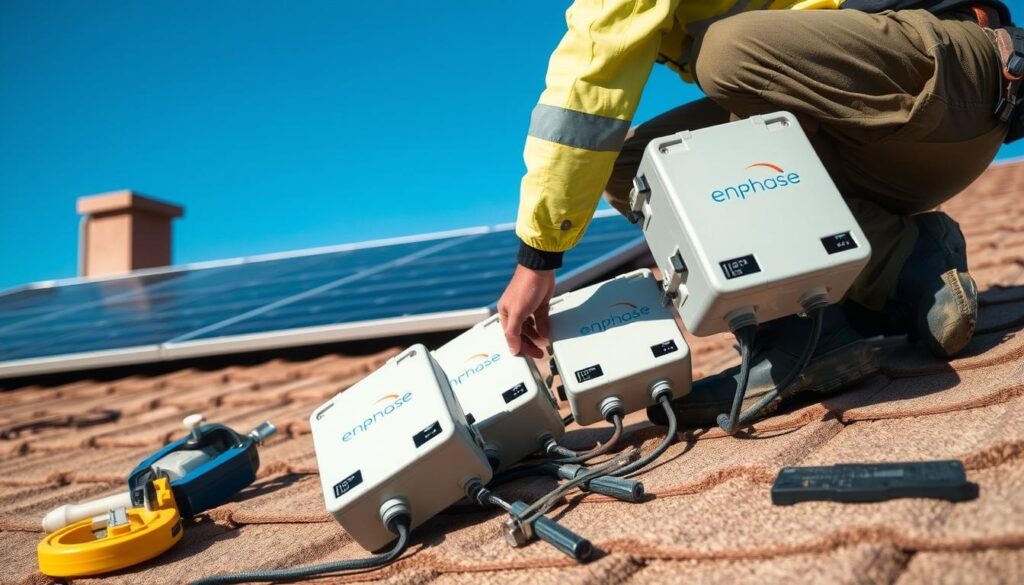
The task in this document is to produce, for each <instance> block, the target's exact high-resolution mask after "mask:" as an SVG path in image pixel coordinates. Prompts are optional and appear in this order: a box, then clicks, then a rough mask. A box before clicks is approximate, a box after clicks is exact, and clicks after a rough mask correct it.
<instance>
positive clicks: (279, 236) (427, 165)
mask: <svg viewBox="0 0 1024 585" xmlns="http://www.w3.org/2000/svg"><path fill="white" fill-rule="evenodd" d="M396 4H397V5H396ZM568 4H569V2H567V1H564V0H562V1H556V0H528V1H524V2H481V1H479V0H477V1H475V2H401V3H384V2H344V1H333V2H330V1H315V2H314V1H310V0H304V1H302V2H284V1H283V0H278V1H273V2H271V1H263V0H259V1H257V0H245V1H226V0H218V1H216V2H209V1H198V0H188V1H185V0H176V1H174V2H154V1H139V0H133V1H112V0H102V1H101V0H91V1H89V2H61V1H55V0H3V1H2V2H0V88H2V89H0V201H2V209H0V211H2V213H0V288H7V287H9V286H12V285H16V284H21V283H25V282H29V281H35V280H42V279H50V278H60V277H67V276H73V275H74V274H75V270H76V254H77V251H76V246H77V225H78V219H77V216H76V214H75V209H74V208H75V205H74V202H75V198H76V197H78V196H80V195H86V194H91V193H98V192H103V191H111V190H115V189H123V188H131V189H136V190H138V191H141V192H143V193H147V194H150V195H152V196H155V197H158V198H162V199H166V200H169V201H173V202H176V203H179V204H182V205H184V206H185V208H186V217H185V218H184V219H181V220H178V221H177V223H176V226H175V238H176V239H175V247H174V253H175V261H176V262H178V263H180V262H192V261H197V260H209V259H217V258H225V257H232V256H243V255H251V254H258V253H264V252H274V251H281V250H290V249H296V248H304V247H310V246H320V245H329V244H336V243H343V242H351V241H359V240H366V239H371V238H378V237H387V236H395V235H403V234H412V233H421V232H426V231H436V230H442V229H449V228H458V227H466V226H471V225H480V224H493V223H503V222H509V221H513V220H514V218H515V211H516V206H517V199H518V186H519V179H520V177H521V175H522V172H523V163H522V146H523V139H524V134H525V132H526V128H527V125H528V123H529V116H530V110H531V109H532V108H533V105H534V103H535V101H536V98H537V96H538V95H539V93H540V91H541V89H542V87H543V80H544V71H545V67H546V64H547V58H548V55H549V53H550V51H551V49H553V48H554V46H555V45H556V44H557V42H558V39H559V38H560V37H561V35H562V33H563V32H564V27H565V23H564V18H563V13H564V10H565V8H566V7H567V6H568ZM697 95H698V94H697V90H696V89H695V88H693V87H690V86H686V85H684V84H682V83H681V82H679V81H678V79H677V78H675V77H674V76H673V75H672V74H671V73H670V72H669V71H667V70H665V69H664V68H661V67H657V68H655V73H654V75H653V76H652V79H651V81H650V83H649V84H648V88H647V90H646V92H645V94H644V101H643V102H642V104H641V107H640V112H639V113H638V115H637V120H645V119H647V118H649V117H651V116H653V115H655V114H657V113H659V112H661V111H663V110H666V109H669V108H670V107H673V106H674V105H677V104H679V103H682V102H684V101H688V100H690V99H693V98H694V97H696V96H697ZM1021 154H1024V141H1022V143H1019V144H1018V145H1015V148H1014V149H1013V151H1012V152H1011V151H1006V152H1004V153H1003V156H1019V155H1021Z"/></svg>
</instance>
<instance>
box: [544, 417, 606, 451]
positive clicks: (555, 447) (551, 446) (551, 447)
mask: <svg viewBox="0 0 1024 585" xmlns="http://www.w3.org/2000/svg"><path fill="white" fill-rule="evenodd" d="M608 420H609V421H610V422H611V423H612V434H611V436H609V437H608V439H607V440H605V441H604V442H603V443H599V444H598V445H597V446H595V447H594V448H593V449H589V450H587V451H583V452H577V451H573V450H572V449H568V448H566V447H564V446H562V445H559V444H558V442H557V441H555V439H554V438H552V437H548V440H547V442H546V443H545V445H544V452H545V453H547V454H548V455H549V456H551V457H552V460H553V461H555V462H557V463H583V462H584V461H588V460H590V459H593V458H595V457H599V456H601V455H605V454H606V453H608V452H609V451H611V450H612V449H614V448H615V445H617V444H618V442H619V439H621V438H622V432H623V425H622V413H621V412H619V411H614V412H611V413H610V414H609V415H608Z"/></svg>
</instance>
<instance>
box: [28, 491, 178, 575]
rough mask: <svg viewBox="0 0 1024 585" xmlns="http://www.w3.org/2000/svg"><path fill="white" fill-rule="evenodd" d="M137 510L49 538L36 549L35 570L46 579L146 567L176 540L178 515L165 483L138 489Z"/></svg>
mask: <svg viewBox="0 0 1024 585" xmlns="http://www.w3.org/2000/svg"><path fill="white" fill-rule="evenodd" d="M139 489H140V492H141V495H142V504H141V505H139V506H135V507H127V506H118V507H115V508H112V509H111V510H109V511H108V513H107V515H106V516H105V517H101V519H100V520H99V521H97V519H95V518H87V519H85V520H80V521H78V522H74V523H72V524H69V525H68V526H65V527H63V528H61V529H60V530H57V531H56V532H54V533H52V534H48V535H47V536H46V538H44V539H43V541H42V542H40V543H39V546H38V547H37V554H38V557H39V570H40V571H42V572H43V574H45V575H49V576H51V577H81V576H86V575H99V574H102V573H109V572H110V571H116V570H118V569H123V568H125V567H130V566H132V565H135V564H138V563H141V562H143V561H147V560H149V559H151V558H153V557H155V556H157V555H159V554H160V553H162V552H164V551H166V550H167V549H169V548H171V546H173V545H174V543H176V542H178V541H179V540H181V534H182V527H181V515H180V514H179V513H178V508H177V506H176V505H175V502H174V492H173V490H171V487H170V482H168V480H167V478H166V477H160V478H156V479H154V480H152V481H149V482H146V483H145V484H143V485H140V488H139Z"/></svg>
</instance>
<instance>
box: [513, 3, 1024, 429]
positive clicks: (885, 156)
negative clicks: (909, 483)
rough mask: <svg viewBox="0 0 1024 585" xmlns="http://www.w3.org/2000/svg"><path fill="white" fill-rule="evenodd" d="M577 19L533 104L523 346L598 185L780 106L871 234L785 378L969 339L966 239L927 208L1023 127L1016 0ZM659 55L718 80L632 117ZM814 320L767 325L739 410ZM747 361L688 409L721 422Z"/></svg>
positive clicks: (705, 420) (521, 275) (831, 379)
mask: <svg viewBox="0 0 1024 585" xmlns="http://www.w3.org/2000/svg"><path fill="white" fill-rule="evenodd" d="M773 9H779V10H773ZM566 20H567V23H568V31H567V32H566V34H565V37H564V38H563V39H562V41H561V42H560V43H559V45H558V47H557V49H555V52H554V54H553V55H552V56H551V61H550V63H549V66H548V72H547V79H546V81H547V87H546V89H545V90H544V92H543V93H542V94H541V97H540V103H539V104H538V105H537V106H536V108H535V109H534V110H533V115H532V118H531V121H530V129H529V136H528V137H527V139H526V150H525V160H526V166H527V173H526V176H525V177H524V178H523V181H522V190H521V197H520V205H519V217H518V221H517V224H516V233H517V235H518V236H519V238H520V240H521V241H522V245H521V248H520V251H519V255H518V266H517V268H516V271H515V274H514V275H513V277H512V280H511V282H510V283H509V285H508V287H507V288H506V290H505V292H504V294H503V295H502V297H501V300H500V301H499V303H498V310H499V313H500V315H501V319H502V322H503V324H504V328H505V333H506V337H507V339H508V343H509V347H510V349H511V350H512V352H513V353H516V354H518V353H525V354H527V355H531V356H534V357H540V356H541V355H542V352H541V350H540V349H539V348H540V347H541V345H542V340H543V339H544V338H546V336H547V334H548V300H549V299H550V298H551V295H552V292H553V290H554V284H555V277H554V271H555V270H556V269H557V268H559V267H560V266H561V261H562V252H563V251H565V250H568V249H570V248H572V247H573V246H574V245H576V243H577V242H578V241H579V240H580V238H581V237H582V236H583V232H584V231H585V230H586V228H587V225H588V223H589V222H590V219H591V217H592V215H593V212H594V209H595V207H596V206H597V203H598V200H599V197H600V196H601V194H602V192H604V196H605V197H606V198H607V199H608V201H609V203H611V205H612V206H614V207H615V208H616V209H618V210H619V211H620V212H623V213H626V212H628V207H629V204H628V196H629V189H630V187H631V185H632V178H633V176H634V175H635V174H636V171H637V167H638V166H639V163H640V158H641V156H642V154H643V150H644V148H645V146H646V145H647V143H648V142H649V141H650V140H652V139H654V138H658V137H661V136H666V135H669V134H673V133H675V132H679V131H682V130H695V129H700V128H705V127H708V126H713V125H717V124H722V123H725V122H728V121H729V120H730V119H738V118H745V117H748V116H752V115H756V114H766V113H770V112H775V111H779V110H786V111H789V112H792V113H793V114H795V115H796V117H797V118H798V119H799V120H800V123H801V126H802V127H803V129H804V131H805V132H806V133H807V135H808V137H809V138H810V140H811V143H812V144H813V145H814V147H815V150H816V151H817V153H818V155H819V156H820V157H821V159H822V161H823V162H824V164H825V167H826V168H827V169H828V171H829V174H830V175H831V177H832V179H833V180H834V181H835V183H836V185H837V186H838V188H839V191H840V192H841V193H842V194H843V196H844V198H845V199H846V202H847V204H848V205H849V207H850V209H851V210H852V211H853V214H854V216H855V217H856V218H857V221H858V222H859V223H860V225H861V227H862V229H863V230H864V232H865V233H866V234H867V236H868V239H869V240H870V242H871V247H872V250H873V256H872V259H871V262H870V263H869V264H868V266H867V267H866V268H865V270H864V272H863V273H862V274H861V275H860V277H859V279H858V280H857V281H856V282H855V283H854V285H853V287H852V288H851V289H850V291H849V292H848V294H847V296H846V299H845V300H844V302H843V303H842V304H841V305H839V306H835V307H831V308H830V309H829V311H828V312H827V317H826V319H825V325H824V331H823V333H822V336H821V341H820V342H819V345H818V349H817V351H816V353H815V356H814V359H813V360H812V362H811V364H810V366H808V368H807V370H805V373H804V375H803V376H802V377H801V378H800V379H799V380H798V381H797V382H795V383H794V384H793V385H792V386H791V387H790V388H789V390H788V391H787V392H786V395H787V396H792V395H793V394H796V393H801V392H815V391H817V392H824V391H833V390H836V389H838V388H841V387H843V386H846V385H849V384H851V383H853V382H856V381H858V380H861V379H863V378H864V377H866V376H868V375H870V374H872V373H873V372H875V371H876V370H877V367H878V366H877V363H876V360H875V358H874V357H873V354H872V352H871V351H870V349H869V348H868V346H867V344H866V343H865V341H864V337H863V336H872V335H878V334H907V335H908V336H909V337H910V338H911V339H913V340H916V341H918V342H920V343H922V344H924V345H925V346H926V347H927V348H928V350H930V351H931V352H932V353H933V354H935V355H936V356H939V357H941V358H950V357H952V356H954V355H956V354H957V353H958V352H960V351H961V350H963V348H964V347H965V346H966V345H967V344H968V342H969V341H970V340H971V337H972V335H973V334H974V325H975V321H976V318H977V313H978V302H977V290H976V287H975V283H974V280H973V279H972V278H971V275H970V274H969V273H968V271H967V258H966V252H965V244H964V238H963V235H962V234H961V232H960V228H959V226H958V225H957V224H956V222H954V221H953V220H952V219H950V218H949V217H948V216H947V215H946V214H944V213H941V212H936V211H929V210H931V209H933V208H934V207H936V206H937V205H939V204H940V203H942V202H943V201H946V200H948V199H949V198H951V197H952V196H954V195H956V194H957V193H958V192H959V191H961V190H962V189H963V188H964V187H966V186H967V185H969V184H970V183H971V182H972V181H974V179H976V178H977V177H978V175H980V174H981V172H982V171H983V170H984V169H985V168H986V167H987V166H988V165H989V163H990V162H991V161H992V159H993V158H994V157H995V155H996V152H997V150H998V149H999V147H1000V145H1001V144H1003V142H1004V140H1005V141H1010V140H1012V139H1015V138H1019V137H1020V135H1021V134H1024V120H1022V117H1024V96H1022V95H1021V94H1022V91H1021V86H1022V84H1021V82H1020V78H1021V77H1024V36H1021V37H1019V38H1018V39H1017V40H1016V41H1015V40H1014V36H1013V35H1014V34H1015V33H1016V34H1017V35H1021V33H1022V32H1024V31H1020V29H1013V28H1011V24H1012V23H1011V20H1010V14H1009V10H1008V9H1007V8H1006V6H1005V5H1004V4H1002V3H1001V2H999V1H997V0H845V2H844V1H843V0H803V1H794V0H774V1H773V0H767V1H764V0H754V1H750V0H710V1H704V0H702V1H698V0H647V1H640V0H606V1H603V2H598V1H596V0H577V2H575V3H574V4H573V5H572V6H571V7H570V8H569V10H568V11H567V13H566ZM1015 49H1016V51H1019V52H1020V53H1019V54H1015V53H1014V50H1015ZM655 63H661V64H664V65H667V66H668V67H671V68H672V69H674V70H675V71H676V72H678V73H679V75H680V76H681V77H682V78H683V79H684V80H686V81H694V82H696V83H697V84H698V85H699V86H700V88H701V89H702V90H703V92H704V94H705V95H706V96H707V97H706V98H703V99H700V100H697V101H694V102H692V103H688V104H685V105H683V106H680V107H679V108H676V109H674V110H672V111H669V112H666V113H664V114H662V115H660V116H658V117H656V118H654V119H652V120H650V121H648V122H646V123H644V124H641V125H639V126H637V127H635V128H630V120H631V118H632V117H633V114H634V112H635V111H636V107H637V104H638V102H639V101H640V93H641V91H642V90H643V87H644V84H645V83H646V81H647V77H648V75H649V74H650V71H651V68H652V67H653V66H654V64H655ZM1017 100H1020V101H1021V105H1018V103H1017ZM766 221H770V218H766ZM807 321H808V320H807V319H802V318H799V317H789V318H785V319H779V320H776V321H773V322H770V323H767V324H765V325H764V326H762V328H761V331H760V332H759V334H758V344H757V346H756V347H755V348H754V353H753V356H754V359H753V360H752V365H753V367H752V373H751V378H750V383H749V386H748V391H747V394H746V401H745V403H744V405H743V406H744V409H745V408H746V407H747V406H749V405H750V404H752V403H753V402H755V401H757V400H758V399H759V398H760V397H761V396H763V395H764V394H765V393H766V392H768V391H769V390H771V389H772V387H773V386H774V385H775V384H776V382H778V381H779V379H781V378H782V377H783V376H785V374H786V373H787V372H788V371H789V370H790V369H791V366H792V365H793V364H794V363H795V362H796V361H797V356H798V355H799V353H800V351H801V349H802V347H803V344H804V343H805V340H806V338H807V335H808V331H809V324H808V323H807ZM854 324H855V326H856V328H855V326H854ZM737 369H738V368H734V369H732V370H727V371H725V372H723V373H721V374H718V375H715V376H712V377H709V378H705V379H703V380H701V381H699V382H697V383H696V384H695V385H694V388H693V391H692V392H691V393H690V394H689V395H687V396H684V397H682V398H680V399H678V400H677V404H676V406H677V410H678V412H679V415H680V417H681V420H682V422H684V423H686V424H689V425H693V426H710V425H714V423H715V417H716V415H718V414H720V413H723V412H727V411H728V410H729V407H730V405H731V402H732V399H733V395H734V393H735V391H736V385H737V382H736V377H737ZM775 406H777V405H772V406H769V408H767V409H765V410H764V411H762V413H767V412H769V411H771V410H772V409H773V408H774V407H775Z"/></svg>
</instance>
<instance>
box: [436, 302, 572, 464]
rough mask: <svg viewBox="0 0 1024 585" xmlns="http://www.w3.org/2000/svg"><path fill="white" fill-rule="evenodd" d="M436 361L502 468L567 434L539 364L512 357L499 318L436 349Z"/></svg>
mask: <svg viewBox="0 0 1024 585" xmlns="http://www.w3.org/2000/svg"><path fill="white" fill-rule="evenodd" d="M434 358H435V359H436V360H437V362H438V364H440V365H441V369H442V370H444V371H445V372H446V373H447V374H448V382H449V384H451V387H452V391H454V392H455V397H456V399H458V401H459V404H461V405H462V408H463V410H465V412H466V418H467V419H468V420H469V421H470V424H472V425H473V426H475V427H476V430H477V431H479V432H480V434H481V435H482V436H483V439H484V444H485V448H484V451H485V452H486V454H487V456H488V458H491V459H496V460H497V462H498V468H499V469H502V468H505V467H508V466H509V465H512V464H514V463H516V462H518V461H520V460H521V459H523V458H524V457H526V456H527V455H530V454H531V453H536V452H537V451H540V450H541V449H542V448H543V446H544V442H545V438H546V437H550V438H553V439H557V438H559V437H561V436H562V435H563V434H565V427H564V425H563V424H562V417H561V416H559V414H558V407H557V405H556V404H555V401H554V398H552V396H551V393H550V392H549V391H548V389H547V387H546V386H545V384H544V382H543V380H542V379H541V376H540V373H539V372H538V371H537V367H536V366H535V365H534V363H533V361H532V360H530V359H529V358H526V357H522V356H514V355H512V354H511V353H510V352H509V350H508V342H506V341H505V334H504V332H503V330H502V328H501V321H500V320H499V318H498V315H494V316H492V317H489V318H487V319H486V320H484V321H482V322H480V323H477V324H476V325H475V326H473V327H472V328H471V329H469V330H468V331H466V332H465V333H463V334H462V335H459V336H458V337H456V338H455V339H453V340H451V341H449V342H448V343H446V344H445V345H444V346H442V347H440V348H439V349H437V350H435V351H434Z"/></svg>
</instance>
